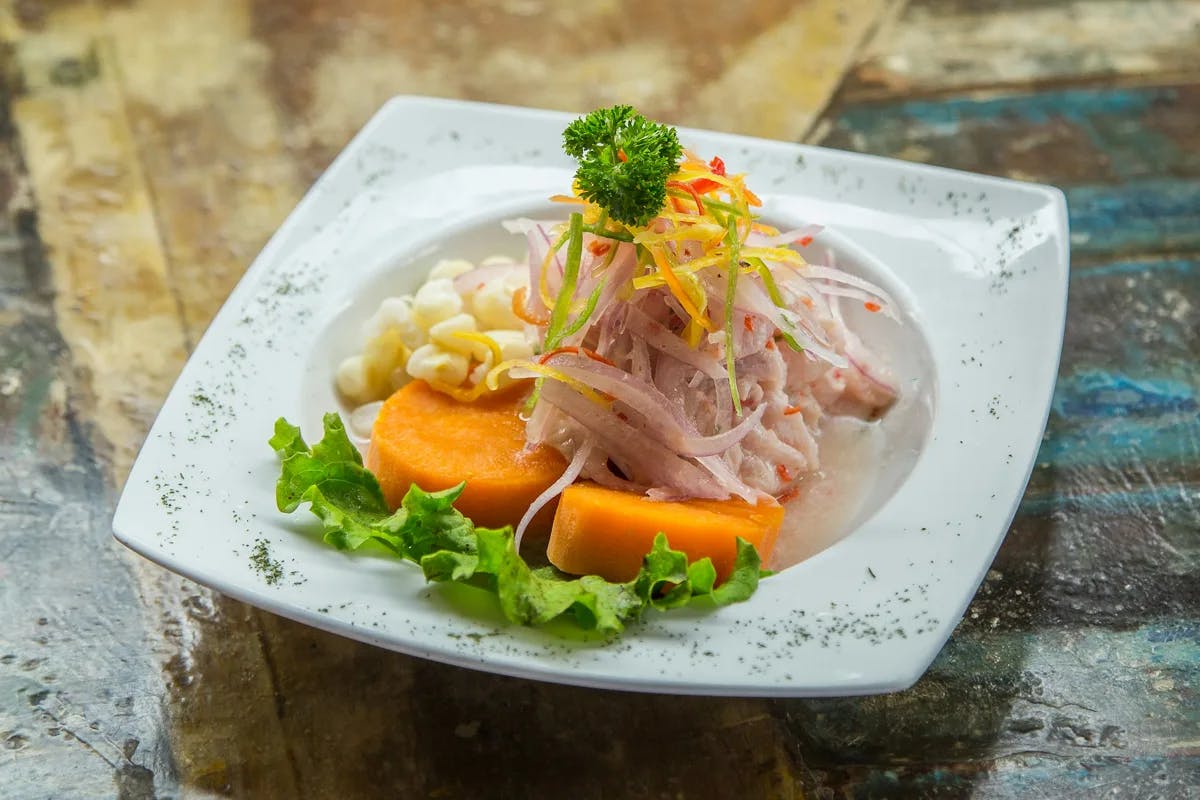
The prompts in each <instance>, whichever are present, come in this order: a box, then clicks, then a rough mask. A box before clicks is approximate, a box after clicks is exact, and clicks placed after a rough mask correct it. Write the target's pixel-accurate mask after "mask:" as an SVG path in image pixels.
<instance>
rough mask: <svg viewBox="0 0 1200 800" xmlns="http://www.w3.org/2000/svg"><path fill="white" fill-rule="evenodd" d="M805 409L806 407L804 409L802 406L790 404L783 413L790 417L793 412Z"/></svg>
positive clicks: (797, 412)
mask: <svg viewBox="0 0 1200 800" xmlns="http://www.w3.org/2000/svg"><path fill="white" fill-rule="evenodd" d="M803 410H804V409H802V408H801V407H800V406H788V407H787V408H785V409H784V410H783V415H784V416H785V417H790V416H791V415H792V414H799V413H800V412H801V411H803Z"/></svg>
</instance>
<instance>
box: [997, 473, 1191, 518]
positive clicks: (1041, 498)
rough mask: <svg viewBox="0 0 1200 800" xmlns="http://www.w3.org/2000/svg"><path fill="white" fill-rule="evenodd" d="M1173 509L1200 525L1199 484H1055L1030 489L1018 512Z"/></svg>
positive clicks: (1098, 512) (1119, 512)
mask: <svg viewBox="0 0 1200 800" xmlns="http://www.w3.org/2000/svg"><path fill="white" fill-rule="evenodd" d="M1147 508H1149V509H1163V508H1173V509H1176V510H1177V512H1178V515H1179V516H1180V518H1181V519H1182V520H1184V521H1186V520H1187V519H1191V520H1192V521H1193V523H1194V524H1196V525H1200V488H1192V487H1188V486H1180V485H1178V484H1173V485H1167V486H1150V487H1146V488H1142V489H1128V490H1120V491H1112V490H1103V489H1093V488H1092V487H1086V488H1081V487H1079V486H1077V485H1075V484H1074V483H1068V484H1056V485H1055V486H1054V488H1053V491H1052V492H1049V493H1046V492H1036V491H1031V492H1029V493H1027V494H1026V495H1025V497H1024V498H1023V499H1022V500H1021V507H1020V509H1018V512H1017V513H1018V515H1019V516H1031V517H1036V516H1044V515H1046V514H1051V513H1053V512H1055V511H1071V512H1083V511H1086V512H1090V513H1093V514H1096V515H1100V516H1118V515H1123V514H1128V513H1129V512H1130V510H1131V509H1147Z"/></svg>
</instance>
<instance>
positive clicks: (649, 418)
mask: <svg viewBox="0 0 1200 800" xmlns="http://www.w3.org/2000/svg"><path fill="white" fill-rule="evenodd" d="M547 363H548V364H550V365H552V366H553V367H554V368H555V369H557V370H559V371H561V372H562V373H563V374H564V375H566V376H568V377H570V378H574V379H575V380H578V381H581V382H582V383H585V384H587V385H588V386H590V387H592V388H593V389H596V390H598V391H601V392H604V393H605V394H608V395H611V396H612V397H614V398H615V399H617V400H618V401H620V402H621V403H624V404H625V405H626V406H627V407H629V409H630V410H632V411H634V412H635V413H637V414H639V415H641V417H642V419H643V420H645V423H646V424H645V425H644V426H636V427H641V428H642V429H643V432H644V433H645V434H646V435H647V436H649V437H651V438H653V439H655V440H657V441H659V442H660V443H662V444H663V445H665V446H666V447H668V448H670V449H671V450H672V451H674V452H675V453H676V454H678V455H681V456H688V457H695V456H715V455H720V454H721V453H723V452H725V451H726V450H728V449H729V448H730V447H733V446H734V445H736V444H737V443H738V442H740V441H741V440H742V439H743V438H744V437H745V436H746V435H747V434H749V433H750V431H752V430H753V429H754V426H755V425H757V424H758V422H759V420H761V419H762V415H763V413H764V412H765V411H766V409H765V408H761V407H760V408H756V409H754V410H753V411H751V412H750V413H749V414H746V415H745V416H744V417H743V418H742V420H741V422H739V423H738V424H737V425H735V426H734V427H732V428H730V429H729V430H727V431H724V432H723V433H719V434H716V435H714V436H701V435H699V434H698V433H696V432H695V429H694V428H692V427H691V425H690V424H689V423H688V421H687V419H686V418H685V417H683V415H682V414H680V413H679V411H678V408H677V407H676V406H675V404H673V403H671V402H670V401H669V400H668V399H667V398H666V397H665V396H664V395H663V394H662V392H660V391H659V390H658V389H657V388H656V387H655V386H654V385H652V384H650V383H648V382H646V381H644V380H640V379H639V378H637V377H635V376H633V375H630V374H629V373H628V372H625V371H624V370H621V369H617V368H616V367H611V366H609V365H608V364H605V363H603V362H600V361H595V360H593V359H590V358H587V357H586V356H585V357H582V358H581V357H579V356H574V355H570V354H567V353H563V354H561V355H558V356H555V357H554V358H552V359H550V361H549V362H547ZM689 429H690V430H689Z"/></svg>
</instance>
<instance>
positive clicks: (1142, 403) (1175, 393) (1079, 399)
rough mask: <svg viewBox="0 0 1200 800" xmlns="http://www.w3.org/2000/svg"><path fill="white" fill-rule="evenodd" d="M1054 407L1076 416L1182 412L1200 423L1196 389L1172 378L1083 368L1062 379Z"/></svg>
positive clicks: (1157, 414) (1150, 414)
mask: <svg viewBox="0 0 1200 800" xmlns="http://www.w3.org/2000/svg"><path fill="white" fill-rule="evenodd" d="M1052 407H1053V409H1054V411H1055V413H1057V414H1062V415H1064V416H1073V417H1103V418H1111V417H1138V416H1156V417H1157V416H1159V415H1174V414H1182V415H1184V418H1185V419H1191V420H1192V421H1197V422H1200V418H1198V417H1196V416H1195V415H1196V413H1197V411H1198V410H1200V405H1198V404H1197V402H1196V389H1195V387H1193V386H1192V385H1190V384H1188V383H1184V382H1183V381H1177V380H1171V379H1155V378H1148V379H1142V380H1139V379H1136V378H1131V377H1128V376H1126V375H1114V374H1112V373H1108V372H1101V371H1099V370H1083V371H1080V372H1076V373H1075V374H1073V375H1071V376H1069V377H1067V378H1063V379H1060V380H1059V382H1058V386H1057V387H1056V388H1055V391H1054V401H1053V404H1052Z"/></svg>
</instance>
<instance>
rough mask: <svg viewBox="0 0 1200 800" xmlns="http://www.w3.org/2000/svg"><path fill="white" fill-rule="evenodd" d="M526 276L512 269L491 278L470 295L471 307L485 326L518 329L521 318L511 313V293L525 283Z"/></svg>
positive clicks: (480, 322)
mask: <svg viewBox="0 0 1200 800" xmlns="http://www.w3.org/2000/svg"><path fill="white" fill-rule="evenodd" d="M525 280H526V277H525V275H523V274H522V273H521V271H520V270H516V269H514V270H513V271H512V272H510V273H506V274H504V275H503V276H501V277H498V278H493V279H492V280H491V281H489V282H488V283H486V284H485V285H484V286H483V287H482V288H480V289H478V290H476V292H475V293H474V294H473V295H472V296H471V309H472V311H473V312H474V314H475V318H476V319H477V320H479V324H480V325H482V326H483V327H485V328H502V329H504V330H519V329H520V328H521V319H520V317H518V316H517V315H516V314H514V313H513V293H514V292H516V290H517V288H518V287H521V286H524V285H525Z"/></svg>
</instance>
